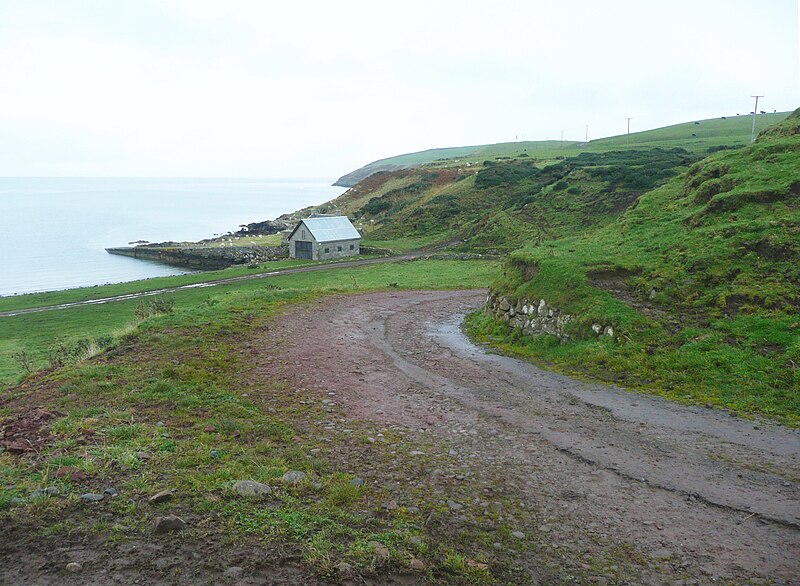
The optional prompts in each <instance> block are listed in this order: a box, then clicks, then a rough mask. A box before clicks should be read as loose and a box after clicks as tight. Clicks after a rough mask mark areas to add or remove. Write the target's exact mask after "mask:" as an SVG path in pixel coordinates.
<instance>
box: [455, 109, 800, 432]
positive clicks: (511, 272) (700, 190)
mask: <svg viewBox="0 0 800 586" xmlns="http://www.w3.org/2000/svg"><path fill="white" fill-rule="evenodd" d="M494 288H495V289H496V290H497V291H500V292H502V293H504V294H506V295H509V296H511V297H512V298H513V299H519V298H526V299H537V300H538V299H545V300H546V301H547V303H548V305H551V306H553V307H556V308H558V309H560V310H561V311H563V312H565V313H568V314H570V315H573V316H574V318H575V319H574V321H573V322H572V323H571V324H570V325H569V333H570V335H571V341H570V342H568V343H559V342H558V341H557V340H554V339H551V338H549V337H544V338H542V337H536V338H534V337H525V338H523V337H521V336H519V335H518V334H516V333H512V332H511V331H510V330H509V328H508V327H507V326H506V325H505V324H503V323H499V322H496V321H494V320H492V319H490V318H488V317H484V316H474V317H473V318H472V322H471V325H472V328H473V331H474V332H476V333H477V334H478V335H479V336H481V337H482V338H483V339H485V340H487V341H492V342H493V343H496V344H497V345H499V346H501V347H503V348H505V349H507V350H509V351H512V352H516V353H518V354H520V355H524V356H527V357H530V358H532V359H534V360H537V361H541V362H544V363H548V364H554V365H558V366H561V367H562V368H565V369H567V370H572V371H576V370H577V371H582V372H588V373H590V374H591V375H593V376H599V377H601V378H605V379H609V380H616V381H621V382H624V383H625V384H626V385H629V386H636V387H641V388H644V389H647V390H649V391H651V392H656V393H660V394H664V395H666V396H669V397H670V398H673V399H678V400H684V401H687V402H697V403H714V404H718V405H723V406H726V407H729V408H732V409H734V410H737V411H740V412H743V413H759V414H766V415H769V416H773V417H777V418H779V419H782V420H784V421H789V422H793V423H800V321H798V315H800V109H799V110H797V111H795V112H794V113H793V114H792V115H791V116H790V117H789V118H787V119H786V120H785V121H784V122H782V123H780V124H779V125H777V126H775V127H773V128H770V129H769V130H767V131H765V132H763V133H762V134H761V136H760V137H759V139H758V140H757V142H756V144H754V145H752V146H748V147H746V148H743V149H739V150H735V151H722V152H719V153H717V154H714V155H711V156H709V157H708V158H706V159H704V160H702V161H700V162H698V163H695V164H694V165H692V166H691V167H690V168H689V169H688V171H686V172H685V173H683V174H681V175H680V176H678V177H675V178H673V179H672V180H670V181H669V182H668V183H667V184H666V185H664V186H662V187H660V188H657V189H654V190H652V191H649V192H647V193H646V194H644V195H642V196H641V197H640V198H639V199H638V200H637V202H636V205H632V206H631V207H629V208H628V209H627V211H625V212H624V213H623V214H621V215H620V216H618V217H617V218H615V219H613V220H612V221H610V222H608V223H606V224H605V225H601V226H598V227H596V228H593V229H590V230H587V231H582V232H576V233H573V234H566V235H564V237H562V238H558V239H551V240H543V241H541V240H540V241H533V242H530V243H528V244H527V245H526V246H524V247H523V248H521V249H520V250H518V251H516V252H514V253H513V254H512V255H511V256H510V260H509V262H508V263H507V265H506V267H505V270H504V273H503V276H502V277H501V278H499V279H498V281H497V282H496V283H495V285H494ZM592 324H603V325H610V326H612V327H613V329H614V332H615V335H614V336H613V338H612V337H608V336H601V337H600V338H599V339H598V338H597V335H596V334H595V332H594V331H593V330H592V328H591V326H592Z"/></svg>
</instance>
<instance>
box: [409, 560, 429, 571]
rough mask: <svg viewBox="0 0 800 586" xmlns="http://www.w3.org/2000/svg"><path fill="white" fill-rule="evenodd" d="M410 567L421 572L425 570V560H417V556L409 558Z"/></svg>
mask: <svg viewBox="0 0 800 586" xmlns="http://www.w3.org/2000/svg"><path fill="white" fill-rule="evenodd" d="M409 565H410V566H411V569H412V570H414V571H415V572H423V571H425V562H423V561H422V560H418V559H417V558H411V563H410V564H409Z"/></svg>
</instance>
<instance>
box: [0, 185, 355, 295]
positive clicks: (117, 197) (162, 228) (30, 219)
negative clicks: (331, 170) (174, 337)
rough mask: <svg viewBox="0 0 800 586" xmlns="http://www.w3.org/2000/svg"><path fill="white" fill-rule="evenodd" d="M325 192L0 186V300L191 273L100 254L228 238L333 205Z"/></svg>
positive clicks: (333, 191)
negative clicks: (143, 244) (145, 244)
mask: <svg viewBox="0 0 800 586" xmlns="http://www.w3.org/2000/svg"><path fill="white" fill-rule="evenodd" d="M332 182H333V180H332V179H140V178H113V179H109V178H54V177H48V178H43V177H41V178H40V177H36V178H29V177H13V178H12V177H0V296H7V295H17V294H21V293H33V292H40V291H54V290H60V289H69V288H73V287H86V286H92V285H103V284H107V283H121V282H126V281H134V280H138V279H147V278H150V277H160V276H165V275H177V274H183V273H186V272H190V271H187V270H183V269H180V268H176V267H170V266H167V265H163V264H159V263H155V262H151V261H144V260H139V259H133V258H128V257H124V256H115V255H111V254H108V253H106V251H105V249H106V248H108V247H115V246H127V245H129V244H130V243H132V242H135V241H139V240H146V241H149V242H163V241H167V240H174V241H197V240H201V239H203V238H210V237H212V236H215V235H221V234H225V233H227V232H230V231H236V230H238V229H239V225H240V224H248V223H250V222H258V221H263V220H273V219H275V218H276V217H278V216H280V215H281V214H284V213H288V212H293V211H296V210H299V209H301V208H304V207H306V206H310V205H316V204H320V203H323V202H325V201H328V200H330V199H332V198H334V197H336V196H338V195H340V194H341V193H342V192H343V191H344V190H343V189H342V188H340V187H332V186H331V183H332Z"/></svg>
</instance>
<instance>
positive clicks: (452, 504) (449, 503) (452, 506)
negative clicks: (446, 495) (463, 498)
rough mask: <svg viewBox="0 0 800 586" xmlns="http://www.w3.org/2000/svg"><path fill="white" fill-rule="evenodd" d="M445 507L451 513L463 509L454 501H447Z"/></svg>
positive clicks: (462, 506)
mask: <svg viewBox="0 0 800 586" xmlns="http://www.w3.org/2000/svg"><path fill="white" fill-rule="evenodd" d="M447 506H448V507H450V509H451V510H453V511H460V510H461V509H463V508H464V505H461V504H459V503H457V502H455V501H447Z"/></svg>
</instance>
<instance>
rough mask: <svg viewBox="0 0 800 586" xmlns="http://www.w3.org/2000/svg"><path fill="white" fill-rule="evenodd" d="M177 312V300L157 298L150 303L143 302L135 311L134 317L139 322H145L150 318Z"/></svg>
mask: <svg viewBox="0 0 800 586" xmlns="http://www.w3.org/2000/svg"><path fill="white" fill-rule="evenodd" d="M173 311H175V300H174V299H168V298H165V297H156V298H155V299H151V300H149V301H141V302H140V303H139V305H137V306H136V309H135V310H134V312H133V313H134V315H135V316H136V319H138V320H139V321H144V320H146V319H148V318H151V317H155V316H157V315H163V314H167V313H172V312H173Z"/></svg>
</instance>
